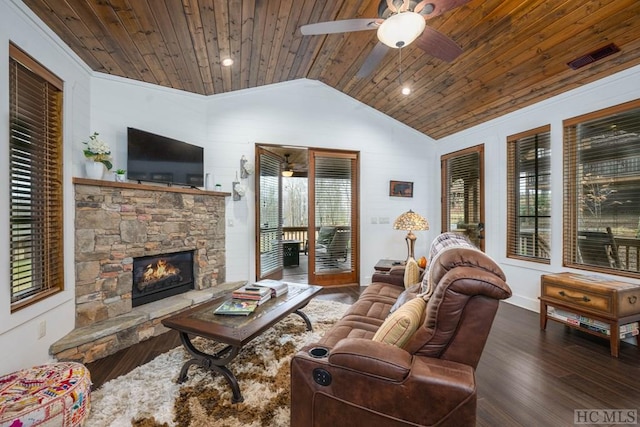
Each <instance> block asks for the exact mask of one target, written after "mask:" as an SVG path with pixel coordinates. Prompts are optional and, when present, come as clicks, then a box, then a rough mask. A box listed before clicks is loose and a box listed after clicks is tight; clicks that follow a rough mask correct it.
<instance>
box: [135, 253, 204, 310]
mask: <svg viewBox="0 0 640 427" xmlns="http://www.w3.org/2000/svg"><path fill="white" fill-rule="evenodd" d="M193 288H194V286H193V251H185V252H176V253H171V254H163V255H156V256H146V257H140V258H134V259H133V290H132V293H131V304H132V306H133V307H138V306H140V305H142V304H147V303H150V302H153V301H158V300H161V299H163V298H167V297H170V296H173V295H178V294H181V293H183V292H187V291H189V290H191V289H193Z"/></svg>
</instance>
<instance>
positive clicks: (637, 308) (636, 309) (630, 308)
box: [618, 289, 640, 317]
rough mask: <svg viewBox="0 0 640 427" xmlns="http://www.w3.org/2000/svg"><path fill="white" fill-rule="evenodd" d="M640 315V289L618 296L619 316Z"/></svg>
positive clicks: (621, 293) (627, 291)
mask: <svg viewBox="0 0 640 427" xmlns="http://www.w3.org/2000/svg"><path fill="white" fill-rule="evenodd" d="M638 313H640V289H629V290H626V291H624V292H620V293H619V294H618V314H619V315H620V316H621V317H623V316H631V315H633V314H638Z"/></svg>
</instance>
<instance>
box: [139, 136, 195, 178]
mask: <svg viewBox="0 0 640 427" xmlns="http://www.w3.org/2000/svg"><path fill="white" fill-rule="evenodd" d="M203 151H204V150H203V148H202V147H198V146H196V145H193V144H188V143H186V142H182V141H178V140H175V139H172V138H167V137H165V136H160V135H156V134H153V133H150V132H145V131H143V130H139V129H134V128H127V178H128V179H130V180H134V181H146V182H158V183H163V184H167V185H186V186H189V187H202V186H203V185H204V161H203Z"/></svg>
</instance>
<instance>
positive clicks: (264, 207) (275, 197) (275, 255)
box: [258, 150, 282, 278]
mask: <svg viewBox="0 0 640 427" xmlns="http://www.w3.org/2000/svg"><path fill="white" fill-rule="evenodd" d="M259 156H260V193H259V200H258V203H259V207H258V209H259V210H260V212H259V215H260V241H259V245H260V275H259V277H260V278H263V277H268V275H269V274H270V273H272V272H274V271H276V270H279V269H281V268H282V244H281V240H282V204H281V203H280V198H281V191H280V171H281V161H280V159H279V157H277V156H276V155H274V154H273V153H270V152H268V151H267V150H263V151H262V152H260V154H259Z"/></svg>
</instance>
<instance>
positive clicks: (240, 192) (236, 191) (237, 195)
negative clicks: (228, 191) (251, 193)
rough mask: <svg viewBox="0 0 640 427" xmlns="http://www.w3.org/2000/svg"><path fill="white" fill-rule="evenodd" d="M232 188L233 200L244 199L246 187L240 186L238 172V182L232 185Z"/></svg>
mask: <svg viewBox="0 0 640 427" xmlns="http://www.w3.org/2000/svg"><path fill="white" fill-rule="evenodd" d="M231 188H232V192H233V200H235V201H238V200H240V199H242V196H244V195H245V193H246V192H247V189H246V188H245V186H244V185H242V184H240V181H238V172H236V180H235V181H233V182H232V183H231Z"/></svg>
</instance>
